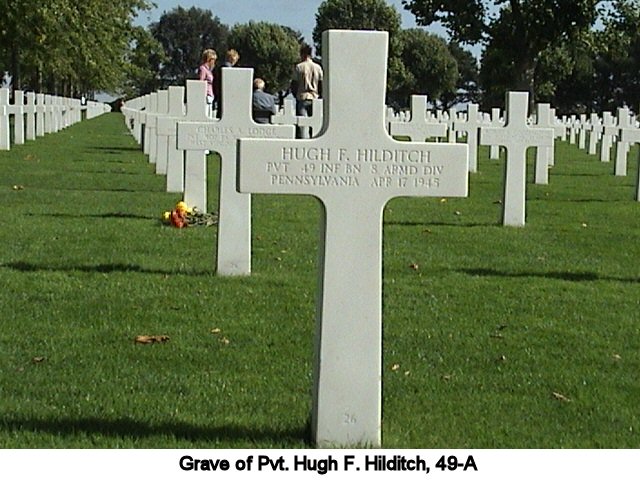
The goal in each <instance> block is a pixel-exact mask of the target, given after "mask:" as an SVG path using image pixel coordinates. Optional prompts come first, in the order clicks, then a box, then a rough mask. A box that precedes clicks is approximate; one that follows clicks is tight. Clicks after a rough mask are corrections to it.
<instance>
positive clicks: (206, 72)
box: [198, 48, 218, 113]
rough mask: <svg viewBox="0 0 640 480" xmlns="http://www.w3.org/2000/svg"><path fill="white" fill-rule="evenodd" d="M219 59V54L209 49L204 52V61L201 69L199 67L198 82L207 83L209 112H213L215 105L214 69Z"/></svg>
mask: <svg viewBox="0 0 640 480" xmlns="http://www.w3.org/2000/svg"><path fill="white" fill-rule="evenodd" d="M217 59H218V54H217V53H216V51H215V50H213V49H212V48H207V49H206V50H205V51H204V52H202V60H201V64H200V67H198V80H203V81H205V82H207V95H206V102H207V105H208V107H209V110H210V111H212V110H213V103H214V101H215V95H214V92H215V88H216V87H215V76H214V74H213V69H214V67H215V64H216V60H217ZM210 113H211V112H210Z"/></svg>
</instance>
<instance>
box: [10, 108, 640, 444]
mask: <svg viewBox="0 0 640 480" xmlns="http://www.w3.org/2000/svg"><path fill="white" fill-rule="evenodd" d="M530 153H532V152H530ZM637 157H638V152H637V150H636V149H635V148H634V149H633V150H632V152H631V154H630V156H629V158H630V162H629V174H628V176H626V177H615V176H613V173H612V172H613V164H612V163H609V164H604V163H601V162H600V161H599V160H598V159H597V158H596V157H593V156H589V155H587V154H585V153H583V152H580V151H579V150H578V149H577V148H576V147H575V146H574V145H569V144H567V143H558V144H557V149H556V166H554V167H553V169H552V170H551V174H550V183H549V185H546V186H542V185H533V184H532V183H533V162H532V160H531V159H530V161H529V168H528V171H529V179H528V180H529V181H528V187H527V199H528V200H527V225H526V227H524V228H506V227H502V226H501V225H500V212H501V205H500V204H499V201H500V200H501V197H502V193H501V191H502V171H503V166H504V161H503V160H502V161H492V160H488V158H487V151H486V150H485V149H481V158H480V161H479V172H478V173H475V174H472V175H471V176H470V195H469V198H465V199H447V200H446V201H444V200H442V199H440V198H401V199H396V200H393V201H391V202H390V203H389V205H388V206H387V208H386V210H385V215H384V252H383V253H384V269H383V275H384V277H383V278H384V290H383V299H384V305H383V312H384V316H383V332H384V341H383V352H384V353H383V359H382V360H383V427H382V429H383V445H384V447H390V448H600V447H607V448H637V447H639V446H640V436H639V435H640V415H639V409H638V400H637V399H638V397H639V396H640V384H639V382H638V379H639V377H638V372H639V371H640V262H639V261H638V259H639V258H640V204H638V203H637V202H635V200H634V198H635V186H634V185H635V178H636V175H637V168H638V167H637V163H638V162H637ZM209 158H210V162H209V169H210V170H209V174H210V183H209V185H210V187H209V197H210V201H211V203H210V205H211V207H210V208H211V209H212V210H215V208H216V207H215V206H216V198H217V175H218V165H217V162H216V160H215V158H214V157H213V156H210V157H209ZM531 158H533V157H531ZM614 158H615V157H614ZM14 186H16V187H18V189H14ZM20 187H23V188H20ZM179 199H180V196H179V195H178V194H168V193H166V192H164V178H163V177H160V176H157V175H155V174H154V166H153V165H151V164H149V163H148V161H147V159H146V157H145V156H144V155H143V154H142V153H141V151H140V149H139V147H138V146H137V145H136V143H135V142H134V140H133V138H132V137H131V136H130V135H129V134H128V132H127V130H126V128H125V126H124V121H123V117H122V116H121V115H120V114H107V115H103V116H101V117H99V118H96V119H93V120H89V121H84V122H82V123H80V124H77V125H74V126H73V127H70V128H68V129H66V130H64V131H62V132H59V133H56V134H52V135H48V136H46V137H44V138H41V139H38V140H37V141H35V142H28V143H27V144H26V145H24V146H15V147H13V148H12V150H11V151H10V152H0V202H2V205H3V207H4V209H3V213H2V217H3V220H2V228H1V229H0V241H1V242H2V245H3V246H4V248H3V249H2V251H1V253H0V284H1V285H2V288H1V289H0V446H1V447H5V448H8V447H11V448H23V447H29V448H49V447H53V448H62V447H64V448H116V447H119V448H196V447H197V448H237V447H238V448H239V447H243V448H307V447H310V446H312V444H311V443H309V431H308V423H309V414H310V408H311V372H312V362H313V335H314V321H315V319H314V314H315V296H316V293H317V292H316V287H317V271H318V261H317V257H318V250H317V244H318V227H319V218H320V205H319V203H318V202H317V201H316V200H315V199H313V198H310V197H302V196H284V195H273V196H266V195H256V196H254V197H253V259H252V261H253V266H252V269H253V273H252V275H251V276H249V277H246V278H220V277H218V276H216V274H215V267H214V265H215V240H216V229H215V227H210V228H192V229H185V230H177V229H173V228H170V227H165V226H162V225H161V224H160V221H159V218H160V214H161V213H162V211H164V210H168V209H170V208H171V207H172V206H173V204H174V203H175V202H176V201H177V200H179ZM360 261H362V262H363V263H364V262H367V261H368V259H367V258H362V259H360ZM137 335H167V336H169V337H170V339H169V341H168V342H166V343H162V344H153V345H139V344H135V343H134V338H135V337H136V336H137Z"/></svg>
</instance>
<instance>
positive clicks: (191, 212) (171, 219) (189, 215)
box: [162, 201, 218, 228]
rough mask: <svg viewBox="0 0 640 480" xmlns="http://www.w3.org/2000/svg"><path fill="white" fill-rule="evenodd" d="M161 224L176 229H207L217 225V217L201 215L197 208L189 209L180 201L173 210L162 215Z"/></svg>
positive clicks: (206, 214) (213, 214)
mask: <svg viewBox="0 0 640 480" xmlns="http://www.w3.org/2000/svg"><path fill="white" fill-rule="evenodd" d="M162 223H164V224H165V225H171V226H174V227H176V228H184V227H190V226H204V227H208V226H211V225H215V224H216V223H218V215H217V214H216V213H203V212H201V211H199V210H198V209H197V208H195V207H193V208H191V207H189V206H188V205H187V204H186V203H185V202H183V201H180V202H178V203H177V204H176V206H175V208H174V209H173V210H171V211H168V212H164V213H163V214H162Z"/></svg>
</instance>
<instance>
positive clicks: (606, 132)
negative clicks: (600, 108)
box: [600, 112, 618, 162]
mask: <svg viewBox="0 0 640 480" xmlns="http://www.w3.org/2000/svg"><path fill="white" fill-rule="evenodd" d="M602 123H603V125H604V128H603V129H602V141H601V142H600V161H601V162H609V161H610V160H611V144H612V143H613V137H614V136H616V135H617V134H618V126H617V125H616V120H615V118H613V115H611V112H602Z"/></svg>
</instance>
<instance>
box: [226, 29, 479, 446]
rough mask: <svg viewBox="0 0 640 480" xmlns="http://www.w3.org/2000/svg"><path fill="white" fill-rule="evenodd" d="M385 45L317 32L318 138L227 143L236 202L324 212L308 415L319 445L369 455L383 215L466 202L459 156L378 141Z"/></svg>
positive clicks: (376, 417)
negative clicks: (423, 201)
mask: <svg viewBox="0 0 640 480" xmlns="http://www.w3.org/2000/svg"><path fill="white" fill-rule="evenodd" d="M387 42H388V34H387V33H386V32H369V31H367V32H362V31H341V30H330V31H327V32H324V34H323V55H322V58H323V62H324V65H323V67H324V70H325V74H326V77H325V87H326V88H325V99H324V129H323V131H322V133H321V135H320V136H319V137H317V138H315V139H310V140H294V141H287V140H269V139H265V140H246V139H241V140H240V141H239V152H238V168H239V179H238V184H239V190H240V191H242V192H251V193H287V194H309V195H314V196H316V197H318V198H319V199H320V200H321V202H322V203H323V205H324V209H323V222H322V227H321V245H320V248H319V251H320V256H321V261H320V265H321V271H320V277H319V294H318V305H317V309H316V312H317V319H316V328H317V330H316V332H317V333H316V356H315V367H314V392H313V408H312V432H313V436H314V440H315V442H316V444H318V445H320V446H337V445H342V446H346V445H365V444H366V445H371V446H378V445H380V441H381V438H380V422H381V376H382V371H381V357H382V295H381V290H382V211H383V208H384V206H385V204H386V203H387V201H388V200H390V199H391V198H394V197H398V196H438V197H442V196H466V195H467V188H468V163H467V146H466V145H461V144H448V143H415V142H398V141H395V140H393V139H392V138H390V137H389V135H388V134H387V132H386V130H385V105H384V96H385V89H386V65H387V49H388V44H387ZM360 51H366V52H368V53H367V55H366V56H360V57H353V55H352V53H351V52H360ZM363 82H366V84H367V88H366V89H361V88H360V87H359V86H360V85H362V84H363Z"/></svg>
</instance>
